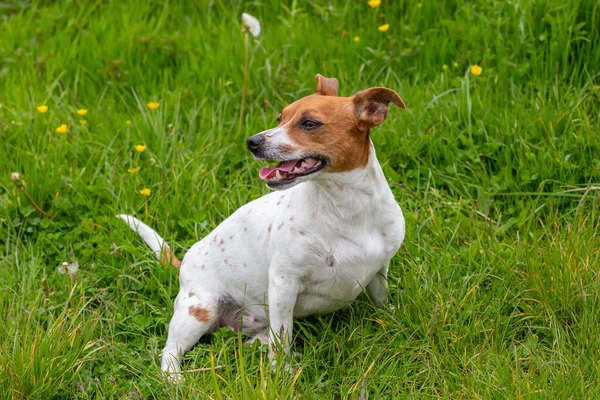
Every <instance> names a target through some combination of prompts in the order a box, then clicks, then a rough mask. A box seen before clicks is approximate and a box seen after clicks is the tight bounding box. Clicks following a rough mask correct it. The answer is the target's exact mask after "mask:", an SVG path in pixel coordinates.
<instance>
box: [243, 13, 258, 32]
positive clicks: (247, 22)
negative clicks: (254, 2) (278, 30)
mask: <svg viewBox="0 0 600 400" xmlns="http://www.w3.org/2000/svg"><path fill="white" fill-rule="evenodd" d="M242 23H243V25H244V28H246V29H247V30H248V32H250V33H251V34H252V36H254V37H257V36H258V35H260V22H258V20H257V19H256V18H255V17H253V16H252V15H250V14H246V13H243V14H242Z"/></svg>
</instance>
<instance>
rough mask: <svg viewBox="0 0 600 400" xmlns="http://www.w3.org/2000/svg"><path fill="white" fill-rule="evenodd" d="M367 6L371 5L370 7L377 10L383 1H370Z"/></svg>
mask: <svg viewBox="0 0 600 400" xmlns="http://www.w3.org/2000/svg"><path fill="white" fill-rule="evenodd" d="M367 4H368V5H369V7H371V8H377V7H379V6H380V5H381V0H369V1H368V2H367Z"/></svg>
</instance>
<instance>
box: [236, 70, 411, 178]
mask: <svg viewBox="0 0 600 400" xmlns="http://www.w3.org/2000/svg"><path fill="white" fill-rule="evenodd" d="M390 103H394V104H395V105H397V106H398V107H401V108H404V107H405V106H404V102H403V101H402V99H401V98H400V96H398V94H397V93H396V92H394V91H393V90H391V89H387V88H383V87H373V88H370V89H366V90H363V91H360V92H358V93H356V94H355V95H353V96H351V97H339V96H338V81H337V79H335V78H325V77H324V76H322V75H319V74H317V89H316V90H315V93H314V94H312V95H310V96H306V97H303V98H301V99H300V100H297V101H295V102H294V103H292V104H290V105H289V106H287V107H285V108H284V109H283V111H281V114H280V115H279V117H278V118H277V122H278V125H277V127H275V128H273V129H269V130H267V131H264V132H261V133H258V134H256V135H254V136H251V137H249V138H248V139H247V143H248V147H249V149H250V151H251V152H252V154H253V155H254V157H255V158H257V159H259V160H276V161H279V164H277V165H276V166H274V167H272V168H270V167H263V168H262V169H261V170H260V177H261V179H264V180H265V181H266V182H267V186H268V187H269V188H271V189H277V190H283V189H287V188H290V187H292V186H294V185H296V184H298V183H300V182H303V181H306V180H308V179H313V178H314V177H316V176H318V175H320V174H324V173H339V172H347V171H352V170H354V169H356V168H364V167H365V166H366V165H367V161H368V159H369V152H370V140H369V130H370V129H371V128H372V127H374V126H377V125H379V124H381V123H382V122H383V121H384V120H385V119H386V117H387V113H388V107H389V104H390Z"/></svg>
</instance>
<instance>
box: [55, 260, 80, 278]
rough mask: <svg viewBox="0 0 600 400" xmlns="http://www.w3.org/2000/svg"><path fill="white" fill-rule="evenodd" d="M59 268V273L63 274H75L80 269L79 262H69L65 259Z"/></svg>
mask: <svg viewBox="0 0 600 400" xmlns="http://www.w3.org/2000/svg"><path fill="white" fill-rule="evenodd" d="M57 270H58V273H59V274H61V275H65V274H69V275H75V274H76V273H77V271H79V263H78V262H77V261H75V262H73V263H71V264H69V263H68V262H66V261H64V262H63V263H62V264H61V265H59V266H58V268H57Z"/></svg>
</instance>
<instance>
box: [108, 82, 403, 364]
mask: <svg viewBox="0 0 600 400" xmlns="http://www.w3.org/2000/svg"><path fill="white" fill-rule="evenodd" d="M316 79H317V89H316V91H315V93H314V94H312V95H310V96H306V97H303V98H301V99H300V100H298V101H296V102H294V103H292V104H290V105H289V106H287V107H286V108H284V109H283V111H282V112H281V114H280V115H279V117H278V118H277V122H278V125H277V127H275V128H273V129H269V130H266V131H264V132H261V133H258V134H256V135H254V136H251V137H249V138H248V139H247V144H248V147H249V149H250V151H251V152H252V154H253V155H254V157H255V158H256V159H259V160H278V161H280V162H279V164H277V165H276V166H275V167H272V168H271V167H263V168H262V169H261V170H260V173H259V176H260V178H261V179H263V180H264V181H266V185H267V186H268V187H269V188H271V189H274V190H276V191H275V192H272V193H269V194H267V195H265V196H263V197H261V198H259V199H257V200H254V201H252V202H250V203H248V204H246V205H244V206H242V207H240V208H239V209H238V210H237V211H236V212H235V213H233V215H231V216H230V217H229V218H227V219H226V220H225V221H223V222H222V223H221V224H220V225H219V226H218V227H217V228H216V229H215V230H214V231H212V232H211V233H210V234H209V235H208V236H206V237H205V238H204V239H202V240H201V241H199V242H197V243H196V244H194V245H193V246H192V247H191V248H190V249H189V250H188V252H187V253H186V255H185V257H184V258H183V261H182V262H180V261H179V260H178V259H177V258H176V257H175V256H174V255H173V254H172V253H171V251H170V249H169V247H168V245H167V244H166V243H165V242H164V240H163V239H162V238H161V237H160V236H159V235H158V233H156V232H155V231H154V230H152V229H151V228H150V227H148V226H147V225H145V224H144V223H143V222H141V221H139V220H138V219H136V218H134V217H132V216H129V215H123V214H122V215H119V216H118V217H119V218H121V219H123V220H124V221H125V222H126V223H127V224H128V225H129V227H130V228H131V229H133V230H134V231H136V232H138V233H139V234H140V236H141V237H142V239H144V241H145V242H146V243H147V244H148V246H149V247H150V248H151V249H152V250H153V251H154V253H155V254H156V256H157V258H159V260H161V262H163V263H165V264H172V265H174V266H179V267H180V270H179V282H180V288H179V294H178V295H177V298H176V299H175V307H174V315H173V318H172V319H171V322H170V324H169V336H168V338H167V343H166V345H165V348H164V350H163V352H162V362H161V368H162V370H163V371H166V372H169V373H179V372H180V371H181V369H180V364H181V359H182V357H183V354H184V353H185V352H186V351H188V350H189V349H190V348H191V347H192V346H193V345H194V344H195V343H196V342H197V341H198V339H200V337H201V336H202V335H205V334H207V333H210V332H213V331H215V330H217V329H218V328H220V327H229V328H230V329H232V330H233V331H240V330H241V332H242V333H243V334H244V335H246V336H249V337H250V340H249V341H250V342H252V341H254V340H259V341H260V342H262V343H263V344H264V343H268V344H269V354H270V355H271V356H273V354H274V353H275V352H276V351H277V349H278V348H279V347H278V346H281V348H283V349H284V350H285V352H286V354H288V355H289V346H290V341H291V338H292V327H293V319H294V317H304V316H307V315H313V314H325V313H331V312H333V311H336V310H339V309H341V308H343V307H345V306H347V305H348V304H349V303H350V302H351V301H353V300H354V299H356V297H357V296H358V295H359V294H360V293H361V292H362V291H363V290H365V289H366V291H367V293H368V294H369V295H370V297H371V298H372V300H373V302H374V303H375V305H377V306H378V307H381V306H382V305H383V304H384V303H385V302H386V301H387V281H386V276H387V272H388V265H389V263H390V260H391V259H392V257H393V256H394V254H396V252H397V251H398V249H399V248H400V245H401V244H402V241H403V240H404V233H405V229H404V216H403V215H402V210H401V209H400V206H399V205H398V203H397V202H396V200H395V199H394V195H393V194H392V191H391V189H390V187H389V185H388V183H387V182H386V179H385V176H384V175H383V171H382V169H381V166H380V165H379V163H378V161H377V157H376V156H375V149H374V147H373V143H372V142H371V138H370V136H369V132H370V130H371V128H373V127H375V126H377V125H379V124H381V123H382V122H383V121H384V120H385V119H386V117H387V113H388V106H389V103H394V104H395V105H396V106H398V107H401V108H405V106H404V102H403V101H402V99H401V98H400V96H398V94H396V92H394V91H393V90H390V89H386V88H382V87H374V88H370V89H366V90H363V91H361V92H358V93H356V94H355V95H353V96H351V97H338V81H337V79H335V78H325V77H323V76H321V75H317V77H316Z"/></svg>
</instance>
